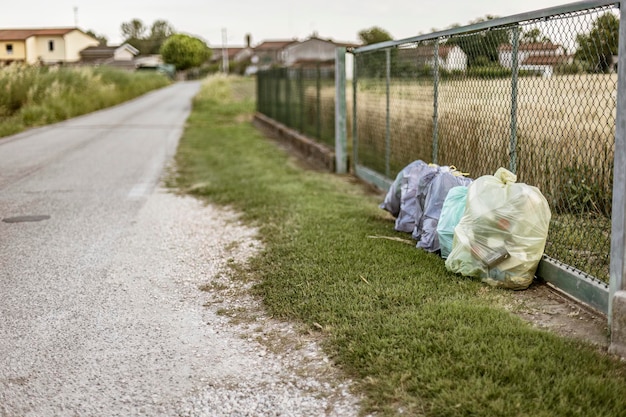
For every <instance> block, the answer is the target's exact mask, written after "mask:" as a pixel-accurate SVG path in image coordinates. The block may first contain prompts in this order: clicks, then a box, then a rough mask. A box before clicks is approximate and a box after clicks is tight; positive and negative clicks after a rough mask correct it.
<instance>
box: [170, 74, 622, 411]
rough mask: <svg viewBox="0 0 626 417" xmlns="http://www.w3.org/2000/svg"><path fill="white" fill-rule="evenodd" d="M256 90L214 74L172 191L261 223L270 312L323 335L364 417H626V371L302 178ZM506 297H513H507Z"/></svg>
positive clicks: (377, 215) (337, 193)
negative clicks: (254, 119) (262, 128)
mask: <svg viewBox="0 0 626 417" xmlns="http://www.w3.org/2000/svg"><path fill="white" fill-rule="evenodd" d="M253 94H254V83H253V81H252V80H249V79H237V78H223V77H222V78H210V79H208V80H207V81H206V82H205V83H204V85H203V89H202V92H201V93H200V94H199V95H198V96H197V98H196V100H195V103H194V110H193V112H192V114H191V116H190V118H189V120H188V127H187V130H186V132H185V134H184V136H183V138H182V141H181V144H180V147H179V150H178V154H177V166H178V174H177V175H178V176H177V179H176V185H177V186H178V187H180V188H182V189H184V190H185V189H186V190H189V191H190V192H192V193H194V194H196V195H200V196H203V197H206V198H207V199H208V200H209V201H212V202H214V203H217V204H223V205H228V206H229V207H232V208H233V209H234V210H237V211H240V212H241V213H243V218H244V219H245V220H246V221H248V222H250V223H252V224H253V225H255V226H257V227H259V230H260V234H261V238H262V240H263V241H264V244H265V249H264V251H263V253H261V254H260V255H259V256H257V257H256V258H255V259H254V260H253V261H252V263H251V265H250V266H249V268H248V270H247V273H249V274H254V275H255V276H257V277H258V278H259V282H260V284H259V285H258V286H257V287H256V291H258V293H259V294H260V295H261V296H262V297H263V300H264V302H265V305H266V307H267V309H268V311H269V312H270V313H271V314H273V315H274V316H277V317H280V318H284V319H289V320H296V321H300V322H303V323H305V324H307V325H308V326H310V328H311V330H312V331H320V332H322V333H323V335H324V340H326V341H327V342H326V348H327V351H328V352H329V353H330V354H331V356H332V357H333V359H334V360H335V361H336V363H337V364H338V365H339V366H340V367H342V368H343V369H344V370H345V371H346V373H347V374H348V375H349V376H350V377H352V378H354V380H355V381H356V382H357V386H358V387H359V389H360V390H361V391H362V392H363V394H364V396H365V400H364V404H363V406H364V409H363V411H364V412H375V413H377V414H380V415H418V416H419V415H424V416H485V417H487V416H489V417H492V416H533V417H536V416H586V417H588V416H625V415H626V407H625V406H624V404H626V402H625V401H626V400H625V399H626V367H625V366H624V364H622V363H620V362H619V361H617V360H616V359H615V358H612V357H610V356H608V355H605V354H603V353H601V352H599V351H598V349H596V348H594V347H592V346H590V345H586V344H584V343H582V342H577V341H574V340H570V339H564V338H561V337H558V336H556V335H554V334H551V333H548V332H545V331H541V330H538V329H535V328H533V327H532V326H531V325H529V324H527V323H526V322H524V321H522V320H521V319H520V318H518V317H517V316H515V315H513V314H511V313H510V312H508V311H507V310H506V309H505V308H504V307H503V305H504V304H505V301H506V299H507V297H508V295H509V293H507V292H506V291H503V290H496V289H492V288H490V287H487V286H485V285H484V284H482V283H480V282H478V281H477V280H472V279H468V278H464V277H461V276H457V275H453V274H450V273H448V272H447V271H446V270H445V267H444V263H443V262H442V260H441V259H440V258H439V257H437V256H436V255H432V254H428V253H426V252H423V251H420V250H417V249H415V248H414V247H413V246H412V245H405V244H403V243H401V242H396V241H391V240H386V239H373V238H371V236H390V237H402V238H404V237H405V235H399V234H395V232H393V222H392V220H391V219H390V218H389V217H388V216H386V215H385V214H384V212H383V211H382V210H380V209H379V208H378V207H377V204H378V203H379V202H380V198H381V197H380V196H379V195H372V194H371V193H368V192H366V190H365V189H364V188H363V187H361V186H360V185H358V184H355V183H354V182H353V181H351V180H350V179H349V178H348V177H339V176H335V175H332V174H326V173H319V172H315V171H311V170H306V169H303V168H300V167H299V166H298V165H297V164H296V163H294V162H293V160H292V159H290V157H289V156H288V155H287V153H286V152H285V151H284V150H282V149H281V148H280V147H279V146H277V145H276V144H275V143H273V142H272V141H270V140H267V139H266V138H264V137H263V136H262V134H261V133H259V132H258V131H257V130H256V129H255V128H254V127H253V126H252V125H251V123H250V117H251V114H252V112H253V111H254V101H253ZM503 300H504V301H503Z"/></svg>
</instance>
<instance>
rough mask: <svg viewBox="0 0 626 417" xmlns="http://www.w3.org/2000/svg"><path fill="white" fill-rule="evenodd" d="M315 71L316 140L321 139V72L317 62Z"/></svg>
mask: <svg viewBox="0 0 626 417" xmlns="http://www.w3.org/2000/svg"><path fill="white" fill-rule="evenodd" d="M316 68H317V71H316V75H315V80H316V91H317V94H316V99H317V102H316V103H315V113H316V120H315V129H316V133H315V137H316V138H317V139H318V140H321V139H322V97H321V96H322V71H321V69H320V64H319V62H318V63H317V67H316Z"/></svg>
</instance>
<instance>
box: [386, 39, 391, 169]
mask: <svg viewBox="0 0 626 417" xmlns="http://www.w3.org/2000/svg"><path fill="white" fill-rule="evenodd" d="M385 62H386V64H385V79H386V91H387V103H386V106H387V113H386V116H385V121H386V125H385V175H386V176H387V177H390V176H391V167H390V159H391V110H390V100H391V98H390V97H391V92H390V91H389V88H390V84H391V49H389V48H387V49H385Z"/></svg>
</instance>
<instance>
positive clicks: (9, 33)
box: [0, 28, 80, 41]
mask: <svg viewBox="0 0 626 417" xmlns="http://www.w3.org/2000/svg"><path fill="white" fill-rule="evenodd" d="M73 30H80V29H76V28H48V29H0V40H2V41H23V40H26V39H28V38H30V37H31V36H62V35H65V34H67V33H69V32H71V31H73Z"/></svg>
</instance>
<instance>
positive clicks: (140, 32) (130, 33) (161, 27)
mask: <svg viewBox="0 0 626 417" xmlns="http://www.w3.org/2000/svg"><path fill="white" fill-rule="evenodd" d="M121 30H122V37H123V38H124V42H127V43H129V44H131V45H132V46H134V47H135V48H137V49H138V50H139V53H140V54H141V55H151V54H158V53H159V50H160V49H161V45H163V42H165V40H166V39H167V38H168V37H170V36H171V35H173V34H174V33H175V31H174V28H173V27H172V26H171V25H170V24H169V23H168V22H167V21H165V20H156V21H155V22H154V23H153V24H152V26H151V27H150V29H149V30H148V27H147V26H146V25H144V23H143V22H142V21H141V20H140V19H133V20H131V21H130V22H125V23H122V26H121Z"/></svg>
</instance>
